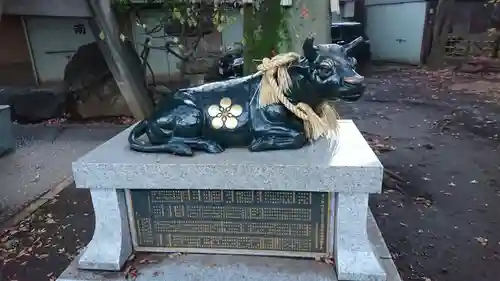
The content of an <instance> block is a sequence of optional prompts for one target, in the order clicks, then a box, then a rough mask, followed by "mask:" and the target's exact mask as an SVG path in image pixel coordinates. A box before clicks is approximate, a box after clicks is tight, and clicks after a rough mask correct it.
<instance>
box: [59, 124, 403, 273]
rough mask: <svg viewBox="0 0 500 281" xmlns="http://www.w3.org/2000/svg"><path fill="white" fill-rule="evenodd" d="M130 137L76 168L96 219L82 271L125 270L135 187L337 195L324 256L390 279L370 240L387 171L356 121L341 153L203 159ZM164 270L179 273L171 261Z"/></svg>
mask: <svg viewBox="0 0 500 281" xmlns="http://www.w3.org/2000/svg"><path fill="white" fill-rule="evenodd" d="M129 131H130V129H127V130H125V131H124V132H122V133H120V134H119V135H117V136H116V137H114V138H112V139H111V140H109V141H108V142H106V143H104V144H102V145H101V146H99V147H98V148H96V149H95V150H93V151H91V152H90V153H88V154H87V155H85V156H84V157H82V158H80V159H79V160H78V161H76V162H75V163H73V173H74V179H75V183H76V186H77V187H78V188H89V189H91V195H92V201H93V204H94V209H95V214H96V228H95V233H94V236H93V239H92V241H91V242H90V243H89V244H88V246H87V248H86V250H85V251H84V252H83V253H82V255H81V256H80V257H79V258H78V262H77V263H78V267H79V268H80V269H91V270H112V271H119V270H120V268H122V266H123V264H124V263H125V261H126V260H127V258H128V257H129V255H131V254H132V252H133V251H134V246H137V245H134V242H136V241H137V239H135V238H134V235H136V230H135V229H134V228H133V227H131V223H130V221H131V219H130V217H131V216H133V210H132V208H130V206H128V205H127V204H130V201H128V200H127V197H126V196H125V195H126V194H127V193H128V191H129V190H131V189H134V190H136V189H143V190H144V189H145V190H159V189H160V190H161V189H164V190H176V189H179V190H180V189H182V190H191V189H198V190H199V189H202V190H240V191H241V190H243V191H244V190H252V191H266V190H273V191H293V192H327V193H328V194H331V195H332V198H333V200H332V202H331V206H332V208H331V209H330V221H329V222H328V224H329V228H330V230H331V231H329V232H328V233H329V234H330V237H328V248H327V251H326V253H325V254H329V255H332V256H333V257H334V258H335V262H336V272H337V276H338V279H339V280H376V281H385V280H387V274H386V270H385V269H384V268H383V267H382V266H381V263H380V255H377V254H376V253H375V252H374V247H373V245H372V243H371V242H370V238H369V236H368V224H367V218H368V215H369V209H368V195H369V194H370V193H378V192H380V191H381V185H382V175H383V167H382V165H381V163H380V162H379V160H378V159H377V157H376V155H375V154H374V153H373V151H372V150H371V148H370V147H369V145H368V144H367V143H366V141H365V140H364V138H363V136H362V135H361V133H360V132H359V130H358V129H357V128H356V126H355V125H354V123H353V122H352V121H349V120H342V121H340V134H339V139H338V146H337V147H336V151H333V150H332V148H333V146H332V145H331V144H330V143H329V142H328V141H326V140H320V141H317V142H314V143H313V144H311V145H309V146H307V147H304V148H303V149H300V150H288V151H272V152H262V153H251V152H249V151H248V150H247V149H244V148H241V149H229V150H227V151H226V152H224V153H221V154H218V155H213V154H204V153H197V154H196V156H194V157H178V156H173V155H169V154H143V153H138V152H134V151H131V150H130V149H129V147H128V142H127V137H128V134H129ZM382 243H383V242H382ZM231 254H237V253H234V252H231ZM214 257H215V256H214ZM218 259H220V258H218ZM229 259H232V258H229ZM235 259H236V258H235ZM243 259H244V258H243ZM256 259H264V258H263V257H251V258H250V257H247V259H245V262H244V264H242V266H247V265H248V264H251V263H253V262H255V261H256ZM196 262H199V261H196ZM301 262H303V265H305V267H304V268H309V266H307V264H308V263H309V262H311V261H305V260H304V261H301ZM285 263H286V264H288V266H291V267H290V268H288V269H287V270H288V271H287V272H288V273H287V274H288V275H287V274H285V275H283V276H288V277H287V278H288V279H287V280H313V279H314V280H331V281H334V280H336V278H335V276H334V274H333V269H331V272H330V273H331V275H328V277H326V276H327V275H325V276H323V275H322V276H321V277H319V276H317V275H318V274H320V272H310V273H307V272H309V271H311V270H306V269H304V270H305V271H304V274H302V275H301V274H298V273H297V274H295V275H294V276H295V277H293V278H292V277H291V275H290V274H291V273H290V272H294V271H293V268H294V267H295V268H300V267H297V266H294V265H293V262H285ZM299 263H300V262H299ZM72 266H73V268H72V269H71V270H70V269H68V270H69V271H71V272H72V273H71V274H73V275H74V274H75V273H74V271H75V270H76V269H75V265H74V264H73V265H72ZM164 266H166V267H169V268H171V269H172V270H175V269H174V268H175V267H173V266H172V264H171V263H168V265H166V264H165V265H164ZM183 266H186V265H183ZM257 267H258V266H257ZM181 268H182V266H179V270H180V271H181V272H182V270H181ZM224 268H226V269H227V268H232V266H231V265H225V266H224ZM186 270H187V269H186ZM326 270H327V271H328V269H326ZM306 271H307V272H306ZM186 274H187V273H186ZM311 274H312V275H311ZM313 275H314V276H313ZM396 275H397V274H396ZM300 276H302V277H300ZM63 277H64V278H66V279H64V278H63ZM313 277H314V278H313ZM61 278H62V279H60V280H77V279H68V278H67V276H62V277H61ZM94 278H95V276H94ZM78 280H108V279H81V278H80V279H78ZM113 280H115V279H113ZM176 280H181V279H179V278H177V279H176ZM182 280H201V279H196V278H188V279H182ZM209 280H212V279H209ZM213 280H226V279H213ZM236 280H239V279H236ZM255 280H257V279H255ZM258 280H275V279H272V278H259V279H258ZM276 280H279V278H278V279H276Z"/></svg>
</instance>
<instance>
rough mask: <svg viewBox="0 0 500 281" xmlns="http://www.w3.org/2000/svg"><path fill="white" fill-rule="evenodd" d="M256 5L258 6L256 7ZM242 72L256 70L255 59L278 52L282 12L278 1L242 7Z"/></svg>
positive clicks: (246, 73)
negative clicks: (243, 62)
mask: <svg viewBox="0 0 500 281" xmlns="http://www.w3.org/2000/svg"><path fill="white" fill-rule="evenodd" d="M257 6H258V7H257ZM243 13H244V15H243V36H244V40H245V42H244V51H243V57H244V61H245V64H244V74H245V75H248V74H251V73H253V72H255V70H256V66H257V64H258V63H257V62H256V60H261V59H263V58H264V57H272V56H273V54H275V53H276V52H278V48H279V43H280V40H281V38H280V36H279V34H278V33H279V30H280V28H281V24H282V20H283V16H284V12H283V11H282V7H281V4H280V1H278V0H275V1H269V0H267V1H261V2H260V3H259V5H256V4H254V5H248V4H247V5H245V6H244V8H243Z"/></svg>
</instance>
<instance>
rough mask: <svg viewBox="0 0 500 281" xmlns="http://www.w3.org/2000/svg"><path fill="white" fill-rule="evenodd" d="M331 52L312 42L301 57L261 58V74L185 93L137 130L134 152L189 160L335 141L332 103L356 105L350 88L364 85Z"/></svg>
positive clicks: (132, 141)
mask: <svg viewBox="0 0 500 281" xmlns="http://www.w3.org/2000/svg"><path fill="white" fill-rule="evenodd" d="M351 44H356V42H354V41H353V42H351ZM344 48H345V47H344ZM332 50H333V51H334V52H337V51H338V50H337V49H336V47H335V46H333V47H332V46H326V47H318V46H317V45H314V38H308V39H306V40H305V41H304V44H303V52H304V55H303V56H299V55H298V54H295V53H287V54H280V55H278V56H275V57H273V58H272V59H267V58H266V59H264V60H263V63H262V64H261V65H259V67H258V70H259V72H258V73H256V74H253V75H249V76H245V77H240V78H234V79H229V80H227V81H220V82H213V83H208V84H205V85H202V86H198V87H193V88H186V89H180V90H178V91H177V92H175V93H174V94H172V95H170V96H167V97H165V98H164V100H162V101H161V102H160V104H159V106H158V109H157V110H156V111H155V113H154V114H153V116H151V117H150V118H148V119H145V120H143V121H141V122H139V123H138V124H137V125H136V126H135V127H134V128H133V129H132V131H131V132H130V135H129V143H130V148H131V149H132V150H135V151H140V152H151V153H162V152H163V153H171V154H175V155H180V156H192V155H193V154H194V151H195V150H199V151H205V152H208V153H220V152H223V151H224V150H225V149H226V148H228V147H248V149H249V150H250V151H252V152H257V151H268V150H280V149H298V148H301V147H303V146H304V145H306V144H307V143H308V142H309V141H312V140H315V139H317V138H319V137H322V136H325V137H328V138H330V137H332V136H333V135H335V133H336V130H337V120H338V115H337V113H336V112H335V110H334V109H333V108H332V107H331V106H330V103H329V101H331V100H334V99H338V98H342V97H343V96H342V95H345V96H346V97H348V98H349V99H351V100H354V97H353V96H354V94H353V91H352V90H351V89H354V88H355V87H356V86H362V83H363V77H362V76H360V75H359V74H357V73H356V71H355V70H354V67H355V66H354V64H355V61H353V60H352V59H350V58H349V57H348V56H347V55H341V54H340V53H339V54H335V55H332V54H331V52H332ZM342 53H343V54H345V53H344V52H342ZM354 92H355V91H354ZM339 94H340V95H341V96H339ZM358 98H359V97H358ZM143 135H146V136H147V139H148V140H142V139H141V137H142V136H143Z"/></svg>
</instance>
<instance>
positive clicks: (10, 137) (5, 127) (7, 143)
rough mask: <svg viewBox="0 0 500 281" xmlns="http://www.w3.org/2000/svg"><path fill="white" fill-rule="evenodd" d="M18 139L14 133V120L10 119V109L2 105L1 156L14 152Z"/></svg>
mask: <svg viewBox="0 0 500 281" xmlns="http://www.w3.org/2000/svg"><path fill="white" fill-rule="evenodd" d="M15 147H16V139H15V138H14V133H13V132H12V120H11V118H10V107H9V106H8V105H0V156H1V155H3V154H5V153H7V152H10V151H12V150H14V149H15Z"/></svg>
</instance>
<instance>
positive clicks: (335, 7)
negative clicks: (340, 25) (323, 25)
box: [330, 0, 342, 22]
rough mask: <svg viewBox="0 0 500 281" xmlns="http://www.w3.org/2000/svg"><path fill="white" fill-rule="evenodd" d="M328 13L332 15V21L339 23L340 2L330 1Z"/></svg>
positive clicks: (337, 0) (338, 0) (336, 0)
mask: <svg viewBox="0 0 500 281" xmlns="http://www.w3.org/2000/svg"><path fill="white" fill-rule="evenodd" d="M330 12H331V13H332V21H334V22H339V21H341V20H342V17H341V16H340V0H330Z"/></svg>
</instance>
